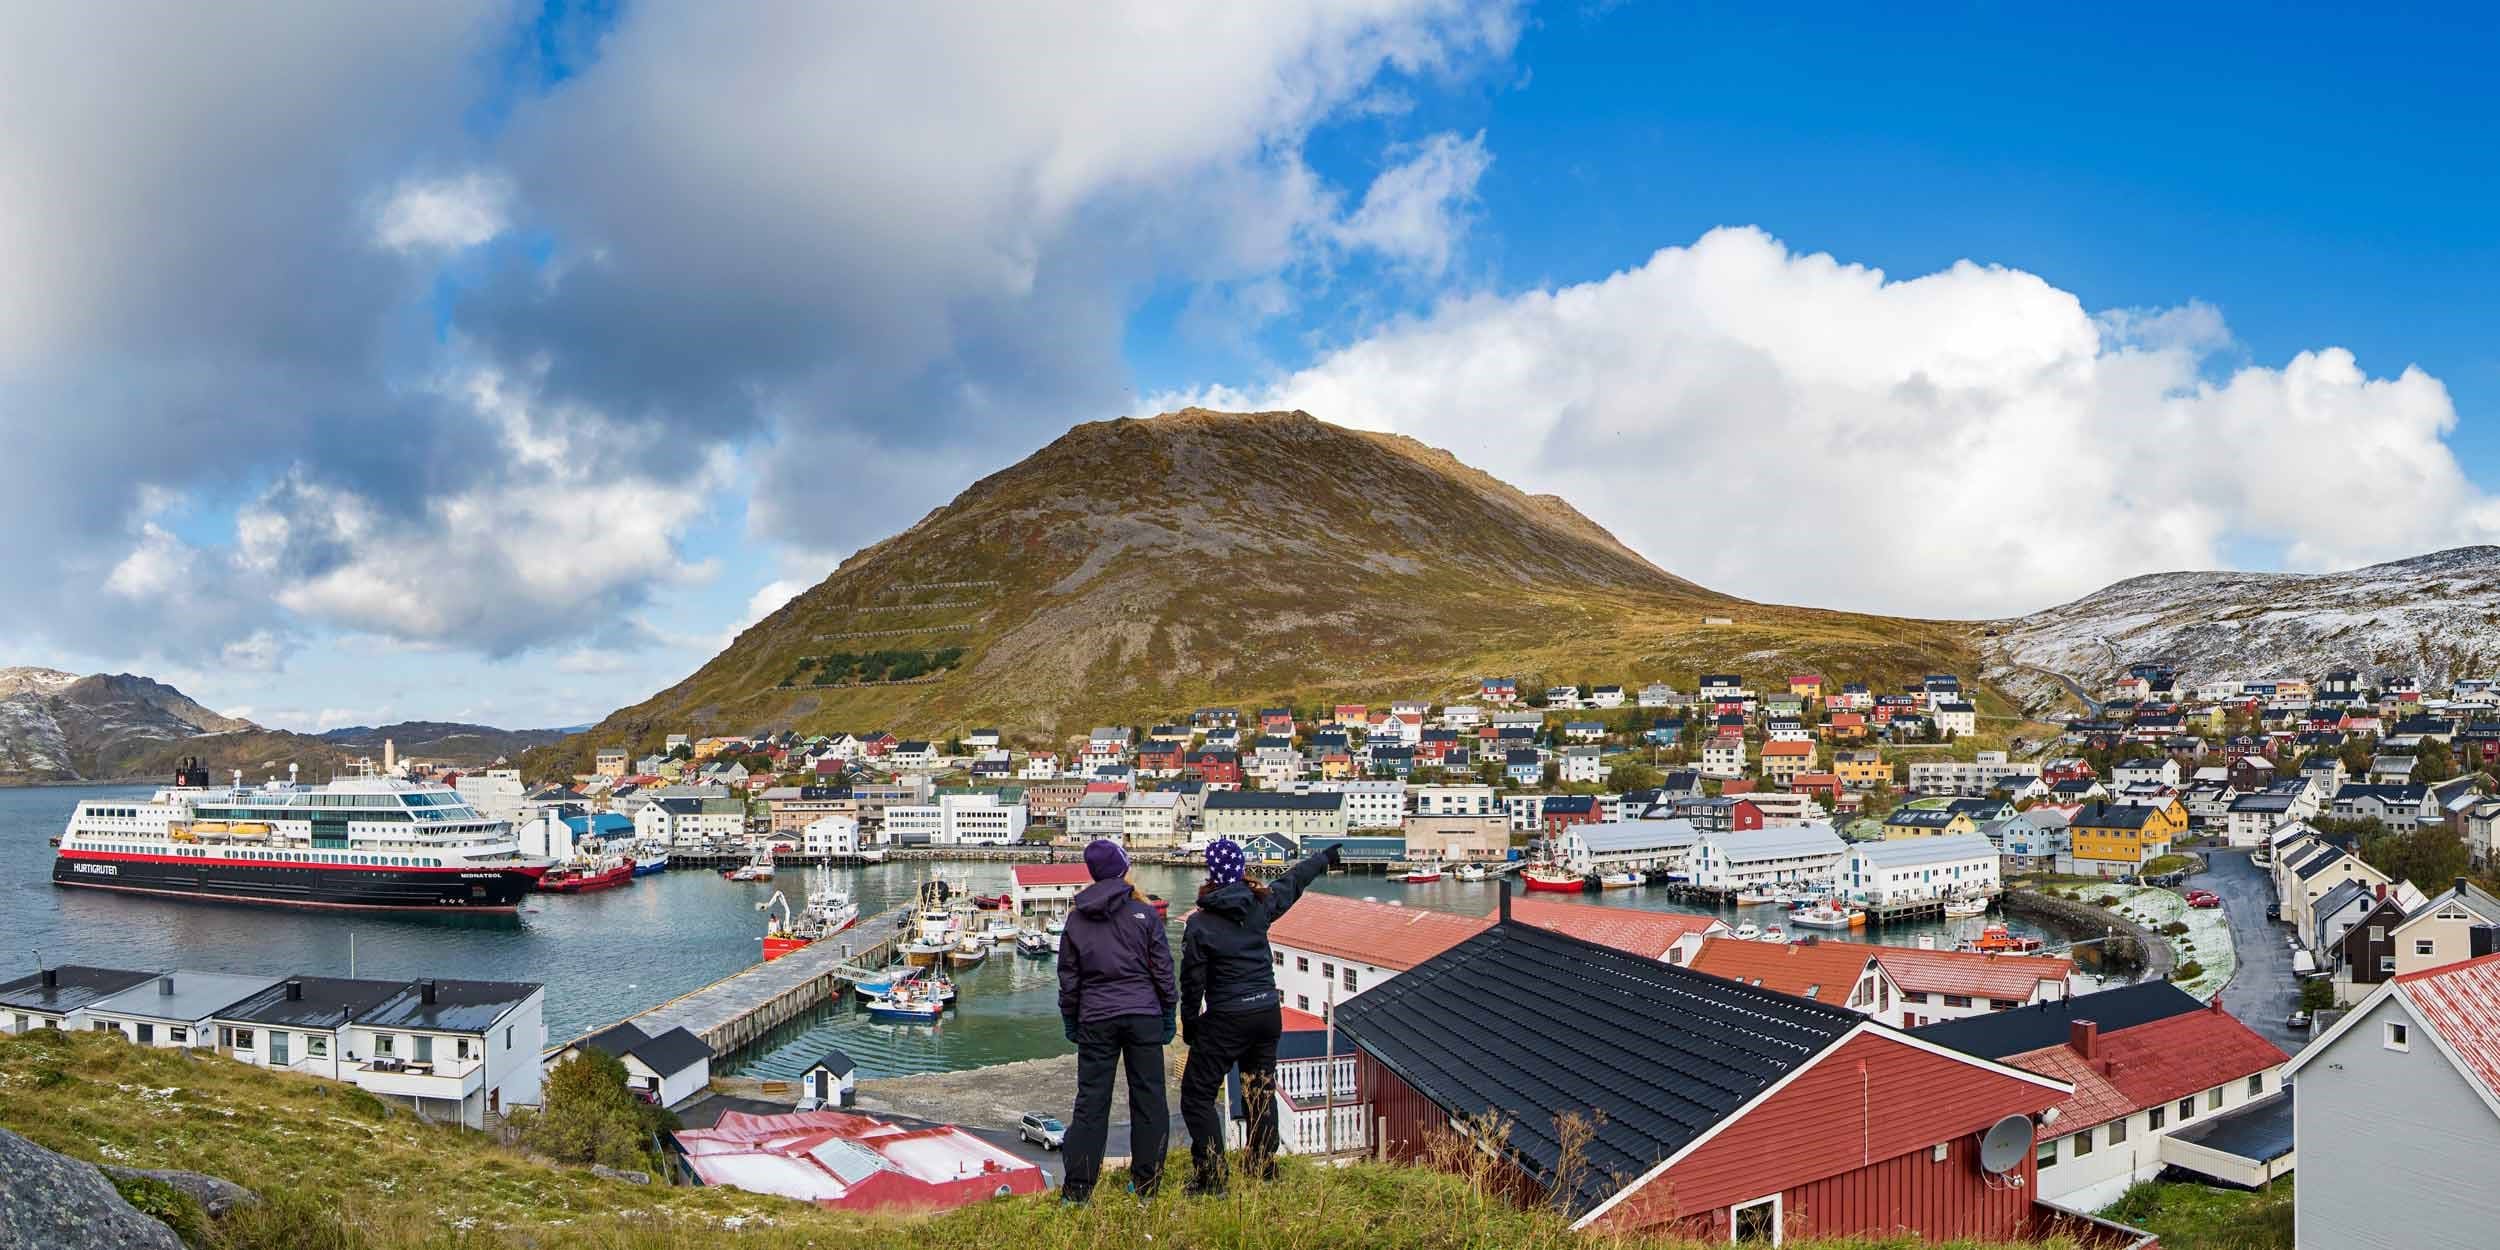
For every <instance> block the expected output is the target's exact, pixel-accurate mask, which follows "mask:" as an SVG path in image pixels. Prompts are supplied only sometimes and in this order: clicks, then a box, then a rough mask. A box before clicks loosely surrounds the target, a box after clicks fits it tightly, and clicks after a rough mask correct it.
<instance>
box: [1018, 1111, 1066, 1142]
mask: <svg viewBox="0 0 2500 1250" xmlns="http://www.w3.org/2000/svg"><path fill="white" fill-rule="evenodd" d="M1016 1135H1017V1136H1018V1137H1021V1138H1023V1139H1024V1140H1026V1141H1029V1142H1031V1143H1033V1144H1034V1145H1036V1146H1039V1147H1041V1148H1042V1149H1044V1150H1057V1149H1059V1148H1060V1147H1061V1146H1064V1145H1066V1144H1067V1141H1068V1126H1067V1125H1064V1124H1061V1123H1060V1122H1059V1121H1057V1120H1055V1119H1053V1118H1051V1117H1049V1116H1046V1115H1028V1116H1026V1117H1024V1123H1022V1124H1021V1125H1018V1126H1017V1128H1016Z"/></svg>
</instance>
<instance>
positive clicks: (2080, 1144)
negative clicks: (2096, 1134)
mask: <svg viewBox="0 0 2500 1250" xmlns="http://www.w3.org/2000/svg"><path fill="white" fill-rule="evenodd" d="M2090 1153H2092V1130H2090V1129H2085V1130H2083V1131H2082V1132H2080V1133H2077V1134H2075V1157H2076V1158H2078V1159H2080V1158H2082V1157H2084V1156H2085V1155H2088V1154H2090Z"/></svg>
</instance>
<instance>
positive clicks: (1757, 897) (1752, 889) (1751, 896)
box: [1736, 885, 1779, 907]
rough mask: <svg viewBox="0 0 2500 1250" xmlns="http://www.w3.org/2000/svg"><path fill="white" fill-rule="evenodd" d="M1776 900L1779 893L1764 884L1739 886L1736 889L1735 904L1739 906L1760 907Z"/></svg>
mask: <svg viewBox="0 0 2500 1250" xmlns="http://www.w3.org/2000/svg"><path fill="white" fill-rule="evenodd" d="M1778 901H1779V895H1778V894H1777V893H1775V892H1773V891H1772V890H1771V889H1770V888H1768V887H1766V886H1759V885H1748V886H1739V887H1738V888H1737V890H1736V905H1737V906H1739V907H1760V906H1762V905H1763V904H1765V903H1776V902H1778Z"/></svg>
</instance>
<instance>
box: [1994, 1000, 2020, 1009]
mask: <svg viewBox="0 0 2500 1250" xmlns="http://www.w3.org/2000/svg"><path fill="white" fill-rule="evenodd" d="M2016 1006H2017V1004H2016V1003H2015V1002H2014V1000H2013V999H2010V998H1991V999H1989V1000H1988V1010H1990V1011H2012V1010H2013V1009H2014V1008H2015V1007H2016Z"/></svg>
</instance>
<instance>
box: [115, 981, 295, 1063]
mask: <svg viewBox="0 0 2500 1250" xmlns="http://www.w3.org/2000/svg"><path fill="white" fill-rule="evenodd" d="M277 983H278V978H276V977H260V976H238V975H236V974H233V973H228V972H182V971H175V972H166V973H160V974H158V975H156V976H152V977H149V978H148V979H146V980H144V981H141V982H139V983H137V984H135V985H132V986H131V987H130V988H128V989H125V990H122V991H121V992H119V993H117V994H111V995H107V996H105V997H103V998H99V999H97V1000H95V1001H94V1002H92V1003H89V1004H88V1005H87V1027H88V1028H89V1029H92V1030H95V1031H98V1032H113V1033H119V1034H121V1035H122V1036H123V1037H126V1038H129V1039H130V1040H131V1041H134V1042H137V1043H138V1044H140V1045H142V1046H155V1047H160V1048H164V1049H180V1048H198V1049H203V1050H205V1049H213V1048H214V1047H215V1046H216V1042H217V1037H216V1032H215V1030H214V1029H213V1028H211V1026H210V1024H209V1021H211V1020H213V1019H215V1018H216V1016H217V1013H218V1012H221V1011H224V1010H225V1009H226V1008H228V1007H231V1006H233V1005H234V1004H236V1003H238V1002H241V1001H243V1000H244V999H246V998H250V997H251V996H252V995H254V994H258V993H260V992H261V991H262V990H265V989H268V988H269V987H270V986H272V985H276V984H277Z"/></svg>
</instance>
